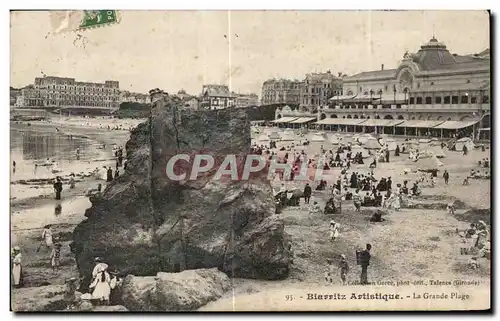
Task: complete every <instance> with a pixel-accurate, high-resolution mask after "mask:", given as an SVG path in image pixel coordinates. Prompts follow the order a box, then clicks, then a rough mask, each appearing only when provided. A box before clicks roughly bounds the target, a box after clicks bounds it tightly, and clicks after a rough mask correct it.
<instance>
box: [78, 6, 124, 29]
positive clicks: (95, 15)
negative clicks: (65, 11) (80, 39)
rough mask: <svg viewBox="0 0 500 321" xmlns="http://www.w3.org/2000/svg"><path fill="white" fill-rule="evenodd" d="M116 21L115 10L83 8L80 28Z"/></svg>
mask: <svg viewBox="0 0 500 321" xmlns="http://www.w3.org/2000/svg"><path fill="white" fill-rule="evenodd" d="M117 22H118V17H117V13H116V10H84V11H83V19H82V22H81V24H80V29H88V28H95V27H100V26H103V25H108V24H113V23H117Z"/></svg>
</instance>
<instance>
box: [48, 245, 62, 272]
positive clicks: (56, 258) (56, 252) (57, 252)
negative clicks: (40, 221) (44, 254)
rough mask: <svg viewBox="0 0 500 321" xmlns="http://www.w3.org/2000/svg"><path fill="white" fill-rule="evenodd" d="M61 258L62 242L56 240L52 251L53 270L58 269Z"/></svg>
mask: <svg viewBox="0 0 500 321" xmlns="http://www.w3.org/2000/svg"><path fill="white" fill-rule="evenodd" d="M60 259H61V243H59V242H58V241H56V243H54V247H53V248H52V252H51V253H50V263H51V265H52V270H53V271H55V270H58V269H59V265H60Z"/></svg>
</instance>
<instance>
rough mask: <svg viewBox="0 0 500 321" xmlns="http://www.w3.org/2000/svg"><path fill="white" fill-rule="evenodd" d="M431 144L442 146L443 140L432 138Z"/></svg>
mask: <svg viewBox="0 0 500 321" xmlns="http://www.w3.org/2000/svg"><path fill="white" fill-rule="evenodd" d="M429 146H441V142H440V141H439V138H432V139H431V141H430V143H429Z"/></svg>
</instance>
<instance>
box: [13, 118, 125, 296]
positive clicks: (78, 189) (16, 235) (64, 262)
mask: <svg viewBox="0 0 500 321" xmlns="http://www.w3.org/2000/svg"><path fill="white" fill-rule="evenodd" d="M30 124H31V125H30V126H29V127H28V126H27V123H12V122H11V129H21V130H22V129H28V128H29V129H31V130H34V131H39V132H53V131H55V128H56V127H57V128H59V130H60V132H62V133H63V134H65V135H75V136H77V135H84V137H85V138H88V139H91V140H94V141H97V142H99V143H104V144H106V145H109V146H110V145H112V144H113V143H116V144H117V145H118V146H120V145H121V146H125V143H126V142H127V140H128V138H129V136H130V132H129V131H108V130H99V129H97V128H80V127H75V126H60V125H59V124H57V125H56V124H51V123H45V124H37V123H30ZM101 152H103V153H104V155H106V156H105V157H101V158H104V159H105V161H107V162H109V163H110V164H111V163H113V164H114V160H115V157H114V155H113V152H112V151H111V149H109V150H103V151H101ZM100 162H101V163H102V160H100ZM110 164H106V165H110ZM28 183H32V184H29V185H32V186H33V187H35V188H38V190H39V191H40V192H41V194H39V195H37V196H34V197H26V198H17V199H11V200H10V232H11V246H15V245H19V246H20V247H21V249H22V255H23V270H24V274H25V280H24V282H25V284H24V287H23V288H27V287H39V286H43V285H48V284H64V281H65V280H66V279H68V278H71V277H79V275H78V271H77V267H76V262H75V259H74V257H73V253H71V251H70V248H69V244H70V243H71V242H72V233H73V230H74V227H75V226H76V225H78V224H79V223H80V222H81V221H82V220H84V219H86V218H85V216H84V213H85V210H86V209H87V208H89V207H90V205H91V203H90V201H89V198H88V197H87V196H85V194H86V191H87V190H88V189H89V188H96V187H97V184H98V183H101V184H102V188H103V190H104V189H105V188H106V182H105V180H103V179H100V178H96V177H95V176H93V175H90V174H89V173H81V174H80V175H78V176H77V177H76V178H75V188H74V189H70V188H69V184H68V183H67V180H64V179H63V184H64V188H63V191H62V195H61V200H55V194H54V192H53V190H52V188H51V186H50V184H47V183H46V182H44V181H43V180H42V182H36V181H35V182H29V181H28ZM15 185H16V184H12V183H11V187H10V188H11V189H12V188H13V187H14V186H15ZM36 186H38V187H36ZM44 190H45V191H47V193H44V192H45V191H44ZM58 205H60V206H61V212H60V214H56V211H55V207H56V206H58ZM46 224H51V225H52V230H53V233H54V235H59V236H60V239H61V244H62V248H61V266H60V268H59V270H58V271H53V270H52V267H51V265H50V258H49V255H50V251H48V249H46V248H45V247H43V246H42V247H41V248H40V249H39V250H38V251H37V249H38V248H39V245H40V241H41V233H42V230H43V226H44V225H46ZM12 291H13V292H12V294H13V299H14V298H15V295H16V293H17V291H18V289H13V290H12Z"/></svg>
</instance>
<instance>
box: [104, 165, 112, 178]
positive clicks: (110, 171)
mask: <svg viewBox="0 0 500 321" xmlns="http://www.w3.org/2000/svg"><path fill="white" fill-rule="evenodd" d="M106 174H107V177H106V182H111V181H112V180H113V170H112V169H111V166H109V167H108V171H107V172H106Z"/></svg>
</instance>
